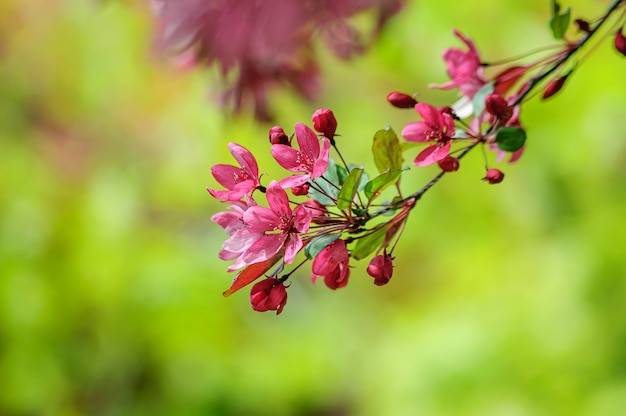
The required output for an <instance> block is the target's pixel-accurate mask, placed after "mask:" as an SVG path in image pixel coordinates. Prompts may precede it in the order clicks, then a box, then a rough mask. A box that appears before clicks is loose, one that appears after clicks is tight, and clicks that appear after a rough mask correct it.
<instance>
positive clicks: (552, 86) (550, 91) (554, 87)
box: [541, 72, 571, 100]
mask: <svg viewBox="0 0 626 416" xmlns="http://www.w3.org/2000/svg"><path fill="white" fill-rule="evenodd" d="M570 74H571V72H568V73H567V74H565V75H563V76H562V77H560V78H557V79H553V80H552V81H550V83H548V86H547V87H546V90H545V91H544V92H543V95H542V96H541V98H543V99H544V100H545V99H546V98H550V97H552V96H553V95H554V94H556V93H557V92H559V91H560V90H561V88H563V85H564V84H565V81H567V77H569V75H570Z"/></svg>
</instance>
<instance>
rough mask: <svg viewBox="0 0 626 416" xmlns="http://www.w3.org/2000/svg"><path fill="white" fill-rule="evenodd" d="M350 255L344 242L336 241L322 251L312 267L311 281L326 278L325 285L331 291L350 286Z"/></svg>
mask: <svg viewBox="0 0 626 416" xmlns="http://www.w3.org/2000/svg"><path fill="white" fill-rule="evenodd" d="M349 261H350V254H349V253H348V250H347V249H346V242H345V241H344V240H336V241H334V242H332V243H331V244H329V245H328V246H326V247H325V248H324V249H323V250H322V251H320V252H319V253H318V254H317V256H315V260H313V265H312V266H311V270H312V274H311V280H313V283H315V280H317V278H319V277H324V283H325V284H326V286H328V287H329V288H330V289H333V290H335V289H339V288H342V287H344V286H346V285H347V284H348V278H349V277H350V268H349V267H348V266H349Z"/></svg>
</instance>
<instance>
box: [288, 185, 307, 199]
mask: <svg viewBox="0 0 626 416" xmlns="http://www.w3.org/2000/svg"><path fill="white" fill-rule="evenodd" d="M291 193H292V194H294V195H295V196H303V195H307V194H308V193H309V184H308V183H305V184H302V185H300V186H294V187H293V188H291Z"/></svg>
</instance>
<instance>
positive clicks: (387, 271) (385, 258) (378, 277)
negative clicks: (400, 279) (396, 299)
mask: <svg viewBox="0 0 626 416" xmlns="http://www.w3.org/2000/svg"><path fill="white" fill-rule="evenodd" d="M391 260H392V259H391V257H389V255H388V254H387V253H385V254H381V255H378V256H376V257H374V258H373V259H372V261H370V264H369V265H368V266H367V274H369V275H370V276H372V277H373V278H374V284H375V285H376V286H383V285H386V284H387V283H389V280H391V276H392V275H393V262H392V261H391Z"/></svg>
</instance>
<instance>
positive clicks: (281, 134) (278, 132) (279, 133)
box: [270, 126, 289, 146]
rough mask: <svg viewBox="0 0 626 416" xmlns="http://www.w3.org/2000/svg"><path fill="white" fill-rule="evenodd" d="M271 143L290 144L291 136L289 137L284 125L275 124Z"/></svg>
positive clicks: (271, 131)
mask: <svg viewBox="0 0 626 416" xmlns="http://www.w3.org/2000/svg"><path fill="white" fill-rule="evenodd" d="M270 143H271V144H284V145H287V146H289V137H287V135H286V134H285V131H284V130H283V128H282V127H279V126H274V127H272V128H271V129H270Z"/></svg>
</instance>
